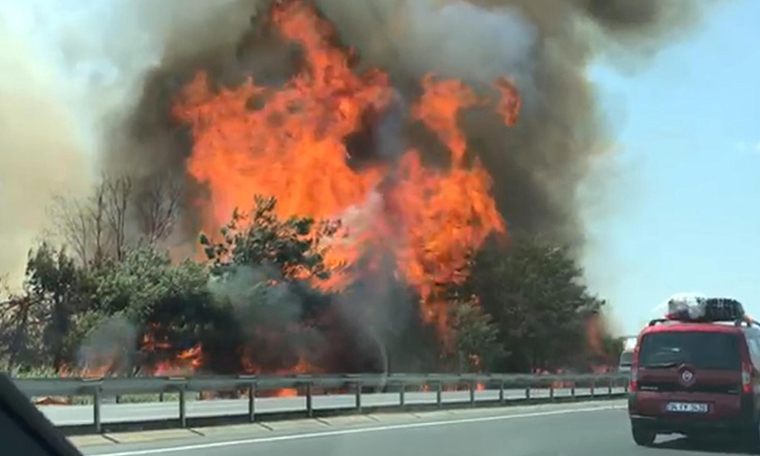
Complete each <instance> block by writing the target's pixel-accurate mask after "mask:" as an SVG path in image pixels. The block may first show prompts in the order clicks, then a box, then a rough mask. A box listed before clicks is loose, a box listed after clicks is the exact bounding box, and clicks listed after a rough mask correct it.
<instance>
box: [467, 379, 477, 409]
mask: <svg viewBox="0 0 760 456" xmlns="http://www.w3.org/2000/svg"><path fill="white" fill-rule="evenodd" d="M468 385H469V387H470V407H475V380H472V381H470V383H468Z"/></svg>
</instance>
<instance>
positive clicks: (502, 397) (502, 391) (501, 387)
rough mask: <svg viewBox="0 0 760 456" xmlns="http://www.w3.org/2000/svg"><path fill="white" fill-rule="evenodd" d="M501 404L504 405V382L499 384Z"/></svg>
mask: <svg viewBox="0 0 760 456" xmlns="http://www.w3.org/2000/svg"><path fill="white" fill-rule="evenodd" d="M499 403H500V404H504V380H502V381H500V382H499Z"/></svg>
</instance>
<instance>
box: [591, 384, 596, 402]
mask: <svg viewBox="0 0 760 456" xmlns="http://www.w3.org/2000/svg"><path fill="white" fill-rule="evenodd" d="M594 386H596V380H591V397H592V398H594V397H596V394H595V393H594Z"/></svg>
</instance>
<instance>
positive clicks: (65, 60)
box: [0, 0, 251, 283]
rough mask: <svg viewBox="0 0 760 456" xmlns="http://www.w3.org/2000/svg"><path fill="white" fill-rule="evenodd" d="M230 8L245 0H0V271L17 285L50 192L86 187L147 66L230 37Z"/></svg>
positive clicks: (237, 30)
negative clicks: (203, 0)
mask: <svg viewBox="0 0 760 456" xmlns="http://www.w3.org/2000/svg"><path fill="white" fill-rule="evenodd" d="M243 3H245V4H243ZM237 7H241V8H245V10H246V11H248V12H250V7H251V2H250V1H249V2H240V1H237V0H217V1H214V2H186V1H182V0H162V1H154V0H111V1H107V2H106V1H100V0H23V1H15V0H0V275H2V274H9V275H10V279H11V282H12V283H18V279H20V277H21V275H22V273H23V266H24V260H25V257H26V252H27V250H28V249H29V248H30V247H31V246H32V243H33V242H34V240H35V238H36V237H37V236H39V234H40V231H41V230H42V228H43V227H44V226H45V224H46V217H45V214H46V209H47V206H48V204H49V202H50V197H51V196H52V195H53V194H57V193H66V194H72V195H74V196H81V195H85V194H86V193H87V191H88V190H89V188H90V187H91V184H92V183H93V180H94V178H95V177H96V176H98V175H99V174H100V173H101V172H102V171H103V170H102V169H101V168H102V163H101V158H102V156H103V150H105V148H106V146H107V144H106V142H107V141H109V140H110V139H111V138H112V137H113V136H112V135H113V134H114V132H115V128H116V127H117V126H119V125H121V123H122V122H124V120H125V119H126V117H127V116H128V115H129V114H130V113H131V112H132V111H133V110H134V107H135V104H136V103H137V101H138V100H139V98H140V94H141V91H142V88H143V83H144V80H145V77H146V75H147V74H148V72H150V71H151V70H153V69H154V68H156V67H158V66H159V64H160V63H161V62H162V61H163V59H165V58H167V56H168V55H169V54H171V56H181V55H182V54H184V53H192V52H194V51H195V50H196V48H197V47H198V46H208V43H209V42H218V43H225V42H231V41H234V40H236V39H238V38H239V36H240V35H241V33H242V31H243V30H244V29H245V28H246V27H248V26H249V22H248V14H249V13H248V14H230V9H232V8H237Z"/></svg>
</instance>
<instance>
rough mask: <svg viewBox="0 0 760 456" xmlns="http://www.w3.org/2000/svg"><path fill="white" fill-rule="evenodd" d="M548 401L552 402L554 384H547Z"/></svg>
mask: <svg viewBox="0 0 760 456" xmlns="http://www.w3.org/2000/svg"><path fill="white" fill-rule="evenodd" d="M549 399H550V400H552V401H553V400H554V382H551V383H549Z"/></svg>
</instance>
